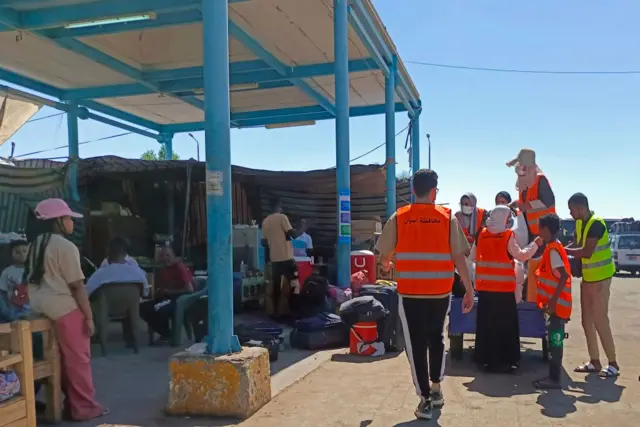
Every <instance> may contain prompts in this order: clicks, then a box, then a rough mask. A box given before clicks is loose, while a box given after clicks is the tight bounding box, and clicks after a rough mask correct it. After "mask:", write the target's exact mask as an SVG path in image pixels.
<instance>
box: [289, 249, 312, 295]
mask: <svg viewBox="0 0 640 427" xmlns="http://www.w3.org/2000/svg"><path fill="white" fill-rule="evenodd" d="M293 259H294V260H295V262H296V264H297V265H298V280H299V281H300V289H302V285H303V284H304V281H305V280H307V277H309V276H311V273H313V265H312V264H311V258H309V257H306V256H300V257H298V256H297V257H294V258H293Z"/></svg>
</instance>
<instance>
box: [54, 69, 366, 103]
mask: <svg viewBox="0 0 640 427" xmlns="http://www.w3.org/2000/svg"><path fill="white" fill-rule="evenodd" d="M229 68H230V69H229V71H230V73H229V81H230V84H231V85H232V86H238V85H249V84H256V85H257V87H256V88H255V89H274V88H278V87H289V86H293V85H294V83H292V82H291V81H290V79H291V78H296V79H305V78H312V77H320V76H329V75H332V74H333V72H334V69H335V64H334V63H333V62H328V63H321V64H309V65H299V66H296V67H289V68H288V71H287V76H286V77H283V76H282V75H281V74H280V73H278V72H277V71H276V70H273V69H271V68H270V67H269V65H267V63H266V62H264V61H261V60H257V61H242V62H235V63H231V64H230V67H229ZM368 70H378V65H377V64H376V63H375V61H373V60H371V59H355V60H351V61H349V71H350V72H352V73H357V72H362V71H368ZM203 75H204V69H203V67H188V68H179V69H174V70H160V71H150V72H146V73H143V74H142V76H143V79H144V80H146V81H148V82H156V83H157V84H158V87H159V90H160V91H161V92H162V93H173V92H184V91H190V90H195V89H202V88H203V87H204V78H203ZM231 89H232V91H233V89H234V88H233V87H232V88H231ZM239 90H242V89H239ZM152 93H154V91H153V90H151V89H149V88H148V87H147V86H144V85H142V84H139V83H134V84H119V85H109V86H98V87H88V88H80V89H69V90H67V91H65V92H64V93H63V95H62V99H65V100H78V99H98V98H113V97H120V96H136V95H147V94H152Z"/></svg>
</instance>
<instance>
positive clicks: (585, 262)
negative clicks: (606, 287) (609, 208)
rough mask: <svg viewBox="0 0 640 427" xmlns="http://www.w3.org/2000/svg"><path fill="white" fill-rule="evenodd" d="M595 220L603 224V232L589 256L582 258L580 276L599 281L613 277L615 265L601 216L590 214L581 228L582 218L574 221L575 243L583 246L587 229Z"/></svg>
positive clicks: (586, 279)
mask: <svg viewBox="0 0 640 427" xmlns="http://www.w3.org/2000/svg"><path fill="white" fill-rule="evenodd" d="M595 221H598V222H600V223H601V224H602V225H603V226H604V233H603V235H602V237H601V238H600V239H599V240H598V242H597V243H596V247H595V249H594V250H593V254H591V257H590V258H582V278H583V279H584V281H585V282H599V281H601V280H605V279H608V278H610V277H613V275H614V274H615V272H616V266H615V264H614V262H613V256H612V254H611V244H610V243H609V233H608V231H607V225H606V223H605V222H604V220H603V219H602V218H600V217H596V216H595V215H592V216H591V218H589V220H588V221H587V224H586V226H585V227H584V229H583V228H582V220H578V221H576V238H577V243H578V244H579V245H580V246H581V247H583V248H584V245H585V244H586V242H587V235H588V233H589V229H590V228H591V226H592V225H593V223H594V222H595Z"/></svg>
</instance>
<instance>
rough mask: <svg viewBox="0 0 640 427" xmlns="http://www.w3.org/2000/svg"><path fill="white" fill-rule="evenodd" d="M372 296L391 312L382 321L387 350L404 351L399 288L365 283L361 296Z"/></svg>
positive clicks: (383, 339)
mask: <svg viewBox="0 0 640 427" xmlns="http://www.w3.org/2000/svg"><path fill="white" fill-rule="evenodd" d="M367 295H369V296H372V297H374V298H375V299H377V300H378V301H380V302H381V303H382V305H383V306H384V308H386V309H387V311H388V312H389V313H388V314H387V315H386V316H385V317H384V318H383V319H381V320H380V321H381V322H383V324H384V325H383V327H382V328H379V329H381V330H382V336H381V338H382V340H381V341H382V342H384V347H385V350H387V351H403V350H404V346H405V342H404V334H403V332H402V322H401V321H400V315H399V313H398V304H399V300H400V299H399V297H398V289H397V288H396V287H395V286H388V285H364V286H363V287H362V289H360V296H367Z"/></svg>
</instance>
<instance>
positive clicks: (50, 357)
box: [30, 319, 62, 423]
mask: <svg viewBox="0 0 640 427" xmlns="http://www.w3.org/2000/svg"><path fill="white" fill-rule="evenodd" d="M30 323H31V332H40V333H41V334H42V347H43V350H44V358H43V359H42V360H36V361H34V363H33V377H34V379H35V380H36V381H42V382H43V383H44V384H45V388H46V405H47V409H46V413H45V420H46V421H47V422H49V423H60V422H61V421H62V388H61V374H60V353H59V352H58V341H57V340H56V337H55V334H54V331H53V325H52V323H51V321H50V320H49V319H33V320H30Z"/></svg>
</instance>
